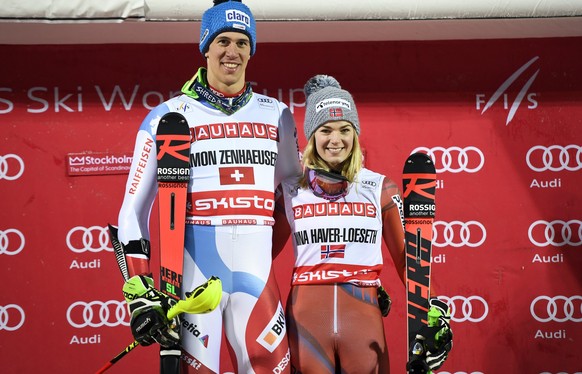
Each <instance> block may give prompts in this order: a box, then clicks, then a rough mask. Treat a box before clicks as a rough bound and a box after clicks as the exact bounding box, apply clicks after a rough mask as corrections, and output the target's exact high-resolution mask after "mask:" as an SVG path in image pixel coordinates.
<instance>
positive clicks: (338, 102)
mask: <svg viewBox="0 0 582 374" xmlns="http://www.w3.org/2000/svg"><path fill="white" fill-rule="evenodd" d="M334 106H335V107H343V108H346V109H347V110H352V106H351V105H350V102H349V101H347V100H343V99H325V100H321V101H320V102H319V103H317V105H315V113H318V112H320V111H321V110H323V109H325V108H329V107H334Z"/></svg>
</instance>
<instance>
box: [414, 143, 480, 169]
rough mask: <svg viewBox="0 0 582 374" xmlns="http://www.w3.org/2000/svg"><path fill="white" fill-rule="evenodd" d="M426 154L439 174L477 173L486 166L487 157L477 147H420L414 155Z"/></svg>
mask: <svg viewBox="0 0 582 374" xmlns="http://www.w3.org/2000/svg"><path fill="white" fill-rule="evenodd" d="M415 152H426V153H427V154H428V155H429V156H430V158H432V160H433V162H434V163H435V169H436V172H437V173H442V172H444V171H449V172H451V173H460V172H462V171H464V172H467V173H476V172H478V171H479V170H481V168H482V167H483V164H485V156H484V155H483V152H481V150H480V149H479V148H477V147H473V146H469V147H465V148H461V147H449V148H444V147H433V148H427V147H418V148H416V149H415V150H414V151H412V153H415Z"/></svg>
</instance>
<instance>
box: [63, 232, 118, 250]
mask: <svg viewBox="0 0 582 374" xmlns="http://www.w3.org/2000/svg"><path fill="white" fill-rule="evenodd" d="M67 247H69V249H70V250H71V251H73V252H76V253H82V252H86V251H89V252H100V251H109V252H113V249H112V248H111V247H109V234H108V231H107V227H101V226H91V227H82V226H77V227H75V228H73V229H71V231H69V233H68V234H67Z"/></svg>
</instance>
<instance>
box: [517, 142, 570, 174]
mask: <svg viewBox="0 0 582 374" xmlns="http://www.w3.org/2000/svg"><path fill="white" fill-rule="evenodd" d="M525 162H527V166H529V168H530V169H531V170H533V171H537V172H542V171H546V170H550V171H562V170H568V171H578V170H580V169H582V147H581V146H579V145H575V144H570V145H567V146H565V147H563V146H561V145H551V146H549V147H544V146H543V145H536V146H534V147H531V148H530V149H529V151H527V154H526V156H525Z"/></svg>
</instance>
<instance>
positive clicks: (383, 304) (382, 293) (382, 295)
mask: <svg viewBox="0 0 582 374" xmlns="http://www.w3.org/2000/svg"><path fill="white" fill-rule="evenodd" d="M378 306H379V307H380V311H381V312H382V317H386V316H387V315H388V313H390V307H391V306H392V299H390V295H388V292H386V290H385V289H384V287H382V286H380V287H378Z"/></svg>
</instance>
